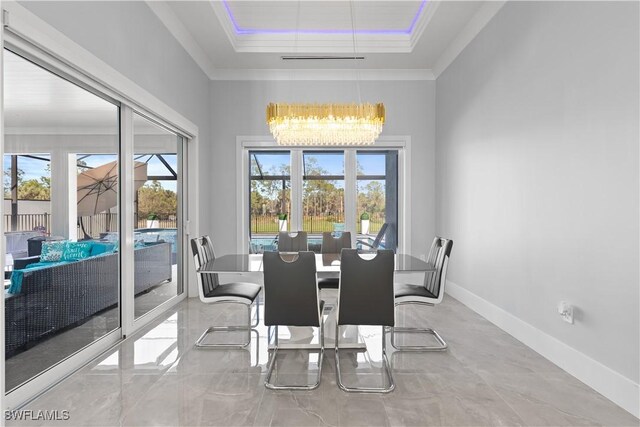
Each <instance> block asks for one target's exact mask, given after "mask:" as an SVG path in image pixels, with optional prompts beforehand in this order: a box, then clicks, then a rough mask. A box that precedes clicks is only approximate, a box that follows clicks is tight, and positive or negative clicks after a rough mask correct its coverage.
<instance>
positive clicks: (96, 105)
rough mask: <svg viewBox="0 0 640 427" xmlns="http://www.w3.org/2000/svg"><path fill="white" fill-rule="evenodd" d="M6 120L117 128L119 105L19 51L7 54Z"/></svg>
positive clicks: (10, 124)
mask: <svg viewBox="0 0 640 427" xmlns="http://www.w3.org/2000/svg"><path fill="white" fill-rule="evenodd" d="M4 110H5V116H4V123H5V127H6V128H7V131H10V132H11V133H20V132H21V130H23V129H33V128H35V127H38V128H40V129H58V130H62V129H68V128H77V127H78V126H79V125H80V126H82V127H84V128H100V129H101V130H102V132H101V133H104V131H105V129H109V128H112V131H111V132H112V133H115V131H116V130H117V128H118V108H117V107H116V106H115V105H113V104H111V103H110V102H108V101H106V100H104V99H102V98H100V97H98V96H96V95H94V94H92V93H91V92H88V91H86V90H84V89H82V88H80V87H79V86H76V85H74V84H72V83H70V82H68V81H67V80H64V79H62V78H60V77H58V76H56V75H54V74H52V73H50V72H49V71H47V70H45V69H44V68H41V67H39V66H37V65H35V64H33V63H32V62H29V61H27V60H26V59H24V58H21V57H19V56H18V55H16V54H14V53H11V52H8V51H5V55H4Z"/></svg>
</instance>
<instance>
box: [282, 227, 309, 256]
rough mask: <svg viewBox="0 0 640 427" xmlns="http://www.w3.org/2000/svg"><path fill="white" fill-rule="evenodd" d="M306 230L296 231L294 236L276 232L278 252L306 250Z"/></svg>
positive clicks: (284, 232)
mask: <svg viewBox="0 0 640 427" xmlns="http://www.w3.org/2000/svg"><path fill="white" fill-rule="evenodd" d="M308 250H309V244H308V242H307V232H306V231H298V233H297V234H296V235H295V236H292V235H291V234H289V233H287V232H286V231H281V232H280V233H278V251H280V252H300V251H308Z"/></svg>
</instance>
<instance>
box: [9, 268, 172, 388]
mask: <svg viewBox="0 0 640 427" xmlns="http://www.w3.org/2000/svg"><path fill="white" fill-rule="evenodd" d="M174 277H176V275H175V274H174ZM176 294H177V282H176V281H171V282H166V283H163V284H161V285H159V286H156V287H154V288H152V289H151V290H150V291H149V292H146V293H143V294H140V295H138V296H137V297H136V299H135V301H136V302H135V316H136V317H139V316H141V315H143V314H145V313H147V312H148V311H149V310H151V309H152V308H155V307H157V306H158V305H160V304H162V303H163V302H165V301H168V300H169V299H170V298H172V297H174V296H175V295H176ZM119 322H120V316H119V312H118V309H117V308H114V309H110V310H106V311H103V312H101V313H98V314H96V315H95V316H93V317H92V318H91V319H89V320H88V321H87V322H85V323H83V324H82V325H78V326H76V327H75V328H71V329H68V330H66V331H64V332H62V333H60V334H56V335H54V336H52V337H51V338H49V339H47V340H44V341H41V342H39V343H38V344H37V345H36V346H34V347H32V348H30V349H28V350H26V351H24V352H22V353H18V354H16V355H15V356H13V357H11V358H9V359H7V361H6V368H5V370H6V389H7V390H11V389H13V388H15V387H16V386H18V385H20V384H22V383H23V382H25V381H27V380H28V379H30V378H32V377H33V376H34V375H37V374H39V373H40V372H42V371H43V370H45V369H48V368H49V367H51V366H52V365H54V364H56V363H58V362H59V361H61V360H63V359H65V358H66V357H68V356H70V355H72V354H73V353H75V352H76V351H78V350H80V349H82V348H83V347H85V346H86V345H88V344H90V343H92V342H93V341H94V340H96V339H98V338H100V337H102V336H104V335H105V334H106V333H107V332H110V331H113V330H115V329H116V328H117V327H118V325H119Z"/></svg>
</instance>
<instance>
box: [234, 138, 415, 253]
mask: <svg viewBox="0 0 640 427" xmlns="http://www.w3.org/2000/svg"><path fill="white" fill-rule="evenodd" d="M279 150H286V151H290V152H291V217H292V218H291V229H292V230H301V229H302V178H303V163H302V162H303V156H302V152H303V151H314V152H321V151H328V152H331V151H333V152H335V151H344V156H345V163H344V168H345V170H344V173H345V175H344V179H345V221H347V222H346V227H345V230H346V231H350V232H351V234H352V239H353V240H354V241H353V242H352V243H353V244H355V238H356V222H355V216H356V197H357V194H356V193H357V191H355V189H356V185H357V176H356V175H357V171H356V164H357V160H356V152H358V151H367V150H371V151H380V150H397V151H398V248H397V252H398V253H410V249H411V199H410V197H408V195H409V194H411V181H410V179H408V177H409V176H410V175H411V167H410V162H409V161H408V159H410V158H411V137H410V136H385V137H381V138H379V139H378V140H377V141H376V142H375V143H374V144H373V145H371V146H344V147H335V146H330V147H326V148H325V147H318V146H279V145H278V144H277V143H276V142H275V141H274V140H273V138H272V137H271V136H237V137H236V165H237V167H236V171H237V176H236V206H237V213H238V221H237V233H236V235H237V236H238V237H237V241H236V252H237V253H240V254H247V253H249V244H248V242H249V225H250V224H249V209H248V206H249V205H248V203H247V200H249V181H248V177H249V151H279ZM352 187H353V189H354V191H348V190H347V189H348V188H352ZM351 218H353V219H351Z"/></svg>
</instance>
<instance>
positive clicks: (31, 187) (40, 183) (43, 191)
mask: <svg viewBox="0 0 640 427" xmlns="http://www.w3.org/2000/svg"><path fill="white" fill-rule="evenodd" d="M3 184H4V198H5V199H10V198H11V169H7V170H5V171H4V182H3ZM50 199H51V165H50V164H48V163H47V165H46V166H45V175H43V176H41V177H39V178H37V179H36V178H32V179H28V180H26V181H25V179H24V170H22V169H20V168H18V200H50Z"/></svg>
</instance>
